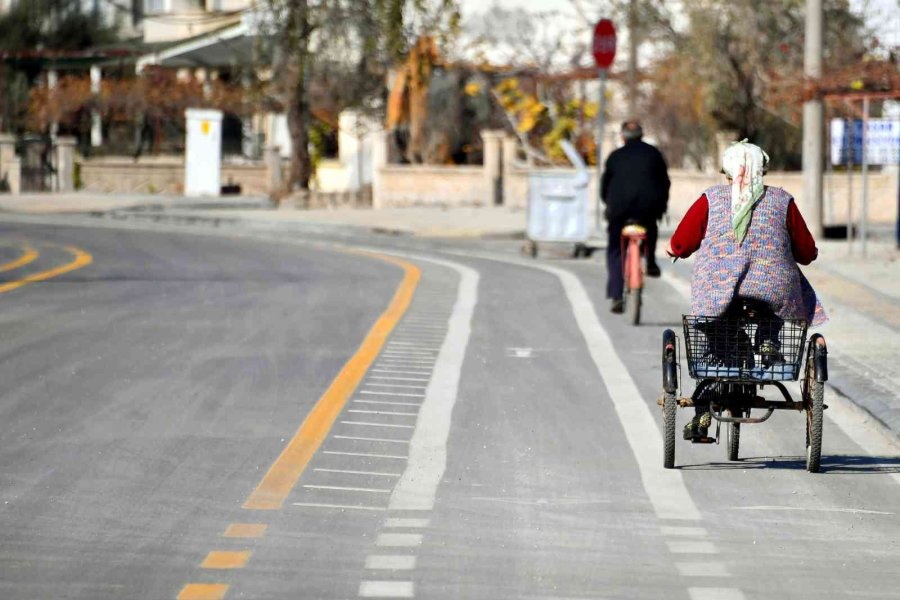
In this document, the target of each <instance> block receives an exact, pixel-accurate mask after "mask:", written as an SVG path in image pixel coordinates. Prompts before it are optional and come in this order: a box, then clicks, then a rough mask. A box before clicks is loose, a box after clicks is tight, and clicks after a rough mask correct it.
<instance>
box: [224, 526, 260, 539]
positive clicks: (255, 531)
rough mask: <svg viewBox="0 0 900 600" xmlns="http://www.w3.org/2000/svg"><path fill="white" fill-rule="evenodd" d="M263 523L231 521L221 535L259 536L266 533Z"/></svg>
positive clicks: (236, 536) (234, 536)
mask: <svg viewBox="0 0 900 600" xmlns="http://www.w3.org/2000/svg"><path fill="white" fill-rule="evenodd" d="M266 527H268V525H266V524H265V523H232V524H231V525H229V526H228V529H226V530H225V533H223V534H222V535H223V536H225V537H227V538H261V537H262V536H263V535H264V534H265V533H266Z"/></svg>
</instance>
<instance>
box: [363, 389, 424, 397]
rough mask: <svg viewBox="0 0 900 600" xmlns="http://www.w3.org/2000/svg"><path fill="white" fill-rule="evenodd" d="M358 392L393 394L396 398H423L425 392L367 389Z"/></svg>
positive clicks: (381, 394) (376, 394)
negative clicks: (373, 390)
mask: <svg viewBox="0 0 900 600" xmlns="http://www.w3.org/2000/svg"><path fill="white" fill-rule="evenodd" d="M359 393H360V394H369V395H371V396H395V397H398V398H424V397H425V394H414V393H412V392H396V393H395V392H372V391H369V390H361V391H360V392H359Z"/></svg>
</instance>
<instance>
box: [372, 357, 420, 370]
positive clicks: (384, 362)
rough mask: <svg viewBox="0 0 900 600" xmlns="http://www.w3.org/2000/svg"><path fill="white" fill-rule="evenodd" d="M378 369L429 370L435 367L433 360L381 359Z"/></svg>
mask: <svg viewBox="0 0 900 600" xmlns="http://www.w3.org/2000/svg"><path fill="white" fill-rule="evenodd" d="M375 366H377V367H409V368H412V369H428V368H431V367H432V366H434V361H433V360H419V359H417V358H415V359H412V358H410V359H403V360H400V359H394V358H379V359H378V362H377V363H375Z"/></svg>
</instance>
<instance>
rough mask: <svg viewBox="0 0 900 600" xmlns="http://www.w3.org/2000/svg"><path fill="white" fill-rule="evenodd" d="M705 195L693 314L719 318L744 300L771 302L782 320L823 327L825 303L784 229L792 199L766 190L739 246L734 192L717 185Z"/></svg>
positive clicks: (780, 190) (695, 271) (694, 274)
mask: <svg viewBox="0 0 900 600" xmlns="http://www.w3.org/2000/svg"><path fill="white" fill-rule="evenodd" d="M705 194H706V198H707V201H708V203H709V217H708V220H707V225H706V235H705V237H704V238H703V242H702V243H701V244H700V249H699V250H698V251H697V255H696V256H697V258H696V262H695V264H694V272H693V276H692V279H691V311H692V312H693V314H695V315H707V316H719V315H721V314H722V313H724V312H725V309H726V308H728V305H729V304H730V303H731V301H732V299H733V298H734V297H735V296H740V297H743V298H753V299H755V300H760V301H762V302H765V303H767V304H768V305H769V306H770V307H771V308H772V311H773V312H774V313H775V314H776V315H778V316H779V317H781V318H783V319H806V320H807V321H808V322H810V323H811V324H813V325H819V324H821V323H824V322H825V320H826V319H825V314H824V311H822V307H821V304H819V302H818V300H817V299H816V295H815V292H814V291H813V289H812V287H811V286H810V285H809V282H808V281H807V280H806V278H805V277H804V276H803V274H802V273H801V272H800V268H799V267H798V266H797V263H796V261H795V260H794V255H793V251H792V250H791V238H790V234H789V233H788V230H787V225H786V221H787V210H788V206H789V205H790V203H791V201H792V200H793V198H792V197H791V195H790V194H788V193H787V192H785V191H784V190H783V189H781V188H773V187H768V186H766V191H765V194H764V195H763V197H762V198H761V199H760V200H759V202H757V204H756V206H755V207H754V209H753V217H752V220H751V222H750V228H749V229H748V231H747V237H746V238H745V239H744V242H743V243H742V244H741V245H740V246H738V245H737V244H736V242H735V239H734V231H733V229H732V226H731V187H730V186H727V185H717V186H713V187H711V188H709V189H708V190H706V192H705Z"/></svg>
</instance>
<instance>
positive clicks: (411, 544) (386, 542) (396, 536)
mask: <svg viewBox="0 0 900 600" xmlns="http://www.w3.org/2000/svg"><path fill="white" fill-rule="evenodd" d="M375 545H376V546H379V547H381V548H416V547H418V546H421V545H422V534H421V533H379V534H378V537H377V538H375Z"/></svg>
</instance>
